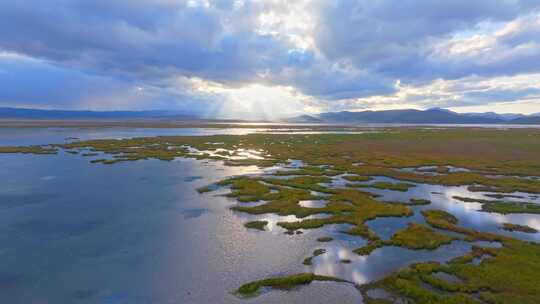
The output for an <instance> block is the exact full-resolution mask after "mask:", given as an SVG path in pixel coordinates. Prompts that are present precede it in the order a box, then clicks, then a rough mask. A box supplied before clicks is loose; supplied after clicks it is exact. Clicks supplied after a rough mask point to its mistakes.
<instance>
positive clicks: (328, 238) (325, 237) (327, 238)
mask: <svg viewBox="0 0 540 304" xmlns="http://www.w3.org/2000/svg"><path fill="white" fill-rule="evenodd" d="M333 239H334V238H332V237H329V236H322V237H320V238H317V241H318V242H323V243H324V242H330V241H332V240H333Z"/></svg>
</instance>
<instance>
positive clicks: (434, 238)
mask: <svg viewBox="0 0 540 304" xmlns="http://www.w3.org/2000/svg"><path fill="white" fill-rule="evenodd" d="M454 239H455V238H453V237H450V236H448V235H446V234H442V233H438V232H435V231H434V230H433V229H430V228H428V227H426V226H424V225H421V224H417V223H409V225H408V226H407V228H405V229H403V230H399V231H397V232H396V233H395V234H394V235H393V236H392V238H391V239H390V241H391V244H392V245H394V246H401V247H405V248H409V249H429V250H433V249H436V248H439V246H441V245H444V244H450V243H451V242H452V241H453V240H454Z"/></svg>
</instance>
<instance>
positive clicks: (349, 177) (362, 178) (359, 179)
mask: <svg viewBox="0 0 540 304" xmlns="http://www.w3.org/2000/svg"><path fill="white" fill-rule="evenodd" d="M343 179H345V180H348V181H350V182H367V181H370V180H371V177H369V176H363V175H345V176H343Z"/></svg>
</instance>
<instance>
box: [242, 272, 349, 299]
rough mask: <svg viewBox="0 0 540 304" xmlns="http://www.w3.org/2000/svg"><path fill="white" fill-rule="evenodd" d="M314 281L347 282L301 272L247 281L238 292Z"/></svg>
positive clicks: (256, 290) (280, 287)
mask: <svg viewBox="0 0 540 304" xmlns="http://www.w3.org/2000/svg"><path fill="white" fill-rule="evenodd" d="M313 281H333V282H347V281H345V280H341V279H338V278H334V277H328V276H320V275H315V274H313V273H299V274H294V275H290V276H286V277H276V278H270V279H264V280H259V281H254V282H250V283H246V284H244V285H242V286H240V288H238V290H237V292H238V294H240V295H242V296H252V295H255V294H256V293H257V292H258V291H259V289H260V288H262V287H270V288H276V289H285V290H287V289H292V288H294V287H296V286H299V285H306V284H310V283H311V282H313Z"/></svg>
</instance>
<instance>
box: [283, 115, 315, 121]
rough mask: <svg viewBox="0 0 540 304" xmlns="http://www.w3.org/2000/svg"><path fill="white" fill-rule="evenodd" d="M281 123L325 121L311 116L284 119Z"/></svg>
mask: <svg viewBox="0 0 540 304" xmlns="http://www.w3.org/2000/svg"><path fill="white" fill-rule="evenodd" d="M281 122H287V123H323V122H324V121H323V120H322V119H320V118H317V117H313V116H310V115H300V116H294V117H291V118H286V119H282V120H281Z"/></svg>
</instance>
